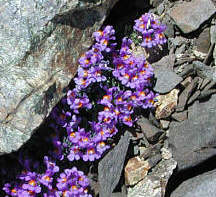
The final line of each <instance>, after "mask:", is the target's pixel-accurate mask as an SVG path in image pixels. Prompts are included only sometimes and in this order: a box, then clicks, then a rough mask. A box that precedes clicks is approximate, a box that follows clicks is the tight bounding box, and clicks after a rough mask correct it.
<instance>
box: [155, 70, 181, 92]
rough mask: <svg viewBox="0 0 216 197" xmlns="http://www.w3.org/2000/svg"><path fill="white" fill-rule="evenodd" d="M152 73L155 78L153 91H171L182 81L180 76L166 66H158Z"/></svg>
mask: <svg viewBox="0 0 216 197" xmlns="http://www.w3.org/2000/svg"><path fill="white" fill-rule="evenodd" d="M154 74H155V78H156V79H157V81H156V84H155V87H154V91H156V92H159V93H162V94H164V93H167V92H169V91H171V90H172V89H174V88H175V87H176V86H177V85H178V84H179V83H180V82H181V81H182V78H181V77H179V76H178V75H177V74H175V73H174V72H173V71H171V70H170V69H167V68H158V69H156V70H155V72H154Z"/></svg>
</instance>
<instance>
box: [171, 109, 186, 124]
mask: <svg viewBox="0 0 216 197" xmlns="http://www.w3.org/2000/svg"><path fill="white" fill-rule="evenodd" d="M171 117H172V118H173V119H175V120H177V121H179V122H181V121H184V120H186V119H187V111H183V112H175V113H173V114H172V116H171Z"/></svg>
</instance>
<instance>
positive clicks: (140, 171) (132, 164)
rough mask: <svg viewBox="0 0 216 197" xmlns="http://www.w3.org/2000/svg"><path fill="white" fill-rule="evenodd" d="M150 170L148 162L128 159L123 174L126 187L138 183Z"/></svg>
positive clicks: (135, 158) (138, 158) (139, 159)
mask: <svg viewBox="0 0 216 197" xmlns="http://www.w3.org/2000/svg"><path fill="white" fill-rule="evenodd" d="M150 168H151V166H150V165H149V163H148V161H145V160H142V159H141V158H140V157H134V158H131V159H129V160H128V162H127V164H126V166H125V172H124V174H125V183H126V185H134V184H136V183H138V182H139V181H140V180H142V179H143V178H144V177H145V176H146V175H147V173H148V171H149V169H150Z"/></svg>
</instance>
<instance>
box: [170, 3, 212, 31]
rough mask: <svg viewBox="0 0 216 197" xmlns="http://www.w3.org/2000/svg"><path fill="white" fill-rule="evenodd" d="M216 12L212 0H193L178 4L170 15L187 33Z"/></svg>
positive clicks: (194, 29)
mask: <svg viewBox="0 0 216 197" xmlns="http://www.w3.org/2000/svg"><path fill="white" fill-rule="evenodd" d="M215 12H216V8H215V6H214V4H213V3H212V1H211V0H192V1H190V2H185V1H184V2H182V3H181V4H176V5H175V6H174V7H173V8H172V9H171V11H170V14H169V15H170V17H171V18H172V19H173V20H174V22H175V24H176V25H177V26H178V27H179V28H180V29H181V31H182V32H183V33H185V34H186V33H191V32H193V31H196V30H197V29H198V28H199V27H200V25H202V24H203V23H204V22H205V21H207V20H208V19H210V18H211V16H212V15H213V14H215Z"/></svg>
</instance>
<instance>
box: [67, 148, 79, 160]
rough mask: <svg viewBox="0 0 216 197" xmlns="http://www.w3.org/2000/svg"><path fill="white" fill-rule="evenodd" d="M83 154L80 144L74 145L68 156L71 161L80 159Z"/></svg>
mask: <svg viewBox="0 0 216 197" xmlns="http://www.w3.org/2000/svg"><path fill="white" fill-rule="evenodd" d="M81 156H82V152H80V148H79V146H77V145H76V146H73V147H71V149H70V153H69V154H68V156H67V158H68V160H69V161H74V160H79V159H80V157H81Z"/></svg>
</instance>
